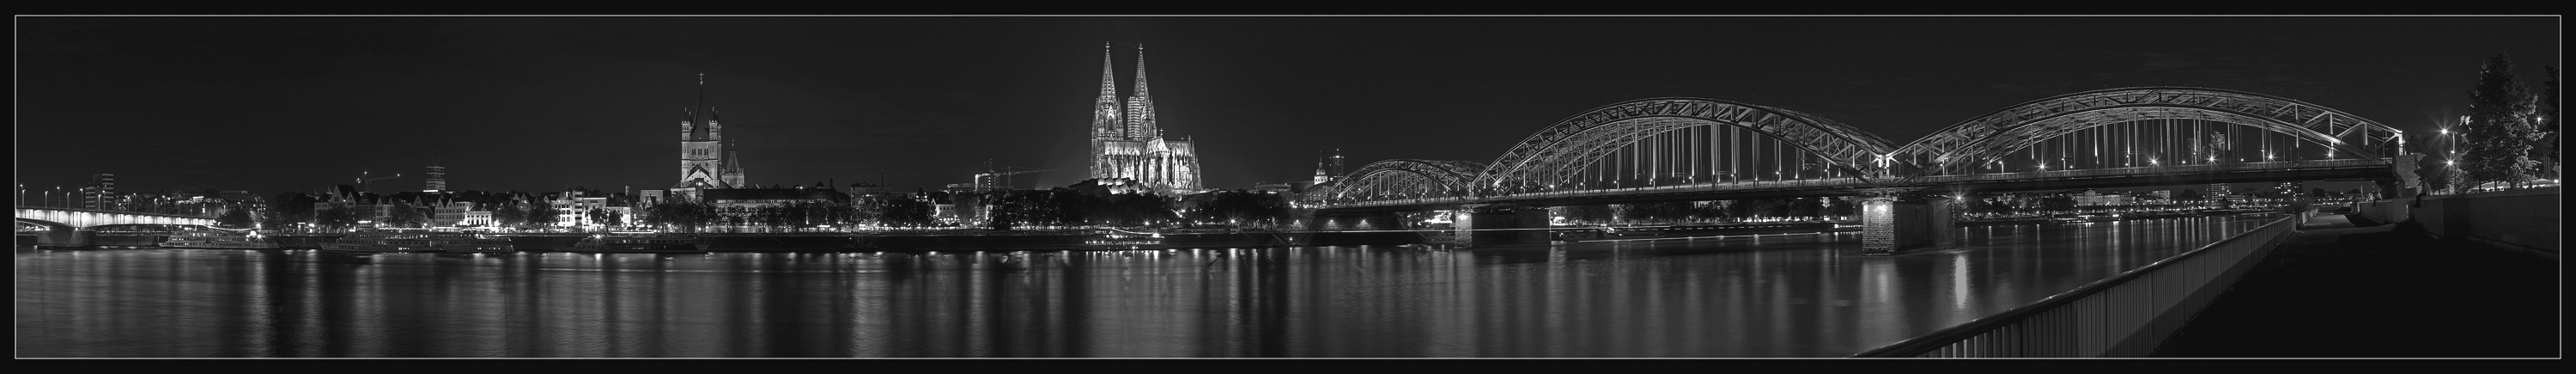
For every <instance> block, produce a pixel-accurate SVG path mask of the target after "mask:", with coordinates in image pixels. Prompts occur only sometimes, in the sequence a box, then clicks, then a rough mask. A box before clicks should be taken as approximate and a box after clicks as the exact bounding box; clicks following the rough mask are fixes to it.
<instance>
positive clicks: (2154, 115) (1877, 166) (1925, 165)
mask: <svg viewBox="0 0 2576 374" xmlns="http://www.w3.org/2000/svg"><path fill="white" fill-rule="evenodd" d="M2402 135H2403V133H2402V132H2400V131H2398V130H2396V129H2393V128H2390V127H2388V126H2386V125H2383V124H2380V123H2377V122H2372V121H2369V120H2366V119H2362V118H2360V117H2358V116H2354V115H2352V114H2350V113H2347V112H2343V111H2340V110H2335V109H2331V108H2326V107H2323V106H2318V105H2314V104H2309V103H2305V102H2300V101H2297V100H2291V99H2286V98H2281V97H2276V96H2270V95H2263V94H2256V93H2249V92H2242V91H2233V90H2223V89H2210V88H2193V87H2140V88H2122V89H2108V90H2097V91H2088V92H2079V93H2073V94H2066V95H2060V96H2055V97H2050V98H2045V99H2040V100H2033V101H2029V102H2025V103H2022V104H2018V105H2014V106H2011V107H2006V108H2004V109H2001V110H1997V111H1995V112H1992V113H1988V114H1986V115H1984V116H1979V117H1976V118H1973V119H1969V120H1967V121H1964V122H1960V123H1958V124H1955V125H1952V126H1950V127H1948V128H1946V129H1943V130H1941V131H1939V132H1935V133H1933V134H1931V135H1927V136H1925V137H1923V138H1921V139H1918V140H1915V141H1913V142H1910V143H1906V144H1905V145H1903V146H1896V145H1894V143H1892V142H1889V141H1887V140H1886V139H1884V138H1881V137H1879V136H1877V135H1875V134H1871V133H1868V132H1865V131H1861V130H1859V129H1857V128H1854V127H1852V126H1849V125H1844V124H1842V123H1839V122H1835V121H1832V120H1829V119H1825V118H1822V117H1817V116H1814V115H1809V114H1805V113H1799V112H1795V111H1789V110H1784V109H1778V108H1772V107H1765V106H1759V105H1751V104H1744V103H1738V102H1732V101H1723V100H1712V99H1699V98H1657V99H1644V100H1633V101H1628V102H1622V103H1617V104H1612V105H1607V106H1603V107H1600V108H1596V109H1593V110H1590V111H1586V112H1584V113H1581V114H1577V115H1574V116H1571V117H1568V118H1566V119H1564V120H1561V121H1558V122H1556V123H1555V124H1552V125H1549V126H1548V127H1546V128H1543V129H1540V130H1538V131H1537V132H1536V133H1534V134H1532V135H1530V136H1529V137H1527V138H1525V139H1523V140H1521V141H1520V142H1519V143H1518V144H1515V145H1514V146H1513V147H1512V148H1511V149H1510V150H1508V151H1506V152H1505V153H1504V154H1503V155H1502V156H1500V157H1497V158H1496V159H1495V160H1494V161H1493V162H1491V163H1486V164H1481V165H1479V164H1475V163H1472V162H1465V161H1435V160H1419V159H1399V160H1387V161H1381V162H1378V163H1372V164H1370V165H1368V167H1363V168H1362V169H1361V170H1360V171H1357V172H1353V173H1351V174H1348V175H1345V176H1344V177H1343V178H1340V179H1337V181H1336V182H1330V183H1326V184H1323V185H1319V186H1318V187H1319V190H1320V191H1324V193H1322V194H1310V195H1309V196H1308V199H1307V200H1309V202H1311V203H1316V204H1319V205H1322V206H1325V207H1332V206H1350V204H1354V203H1358V204H1361V205H1388V204H1396V205H1406V204H1410V203H1402V202H1397V201H1394V200H1423V199H1433V200H1441V201H1447V202H1446V203H1464V202H1504V201H1516V200H1532V199H1542V198H1545V197H1542V195H1554V196H1575V195H1581V196H1590V197H1603V196H1611V195H1623V194H1624V195H1659V196H1681V195H1682V194H1697V195H1696V196H1702V197H1705V196H1710V195H1712V194H1725V193H1736V192H1728V191H1768V192H1765V193H1815V192H1816V191H1826V190H1836V189H1843V190H1849V189H1881V188H1906V187H1919V186H1915V185H1934V184H1940V185H1951V186H1960V185H1964V184H1962V183H1987V184H1998V185H1999V184H2004V183H2007V182H2016V181H2020V182H2027V181H2037V180H2058V179H2064V178H2080V179H2105V178H2106V177H2108V178H2118V177H2129V178H2132V179H2137V178H2136V177H2154V176H2165V175H2177V174H2186V173H2237V175H2236V176H2232V177H2229V178H2243V177H2244V173H2249V172H2250V173H2263V172H2267V171H2271V170H2309V172H2308V174H2301V175H2305V176H2316V175H2342V174H2335V173H2344V174H2350V172H2351V171H2354V170H2364V169H2368V168H2370V167H2384V166H2388V165H2389V164H2391V161H2389V159H2387V158H2386V157H2388V156H2392V155H2394V154H2397V153H2401V152H2403V148H2402V139H2403V136H2402ZM2321 168H2330V169H2334V170H2342V171H2334V172H2315V170H2321ZM1470 170H1472V171H1470ZM2022 184H2030V183H2022ZM1799 191H1804V192H1799ZM1533 193H1536V194H1533ZM1453 200H1454V201H1453Z"/></svg>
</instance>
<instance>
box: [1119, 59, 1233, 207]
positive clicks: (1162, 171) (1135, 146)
mask: <svg viewBox="0 0 2576 374" xmlns="http://www.w3.org/2000/svg"><path fill="white" fill-rule="evenodd" d="M1102 49H1103V51H1101V54H1100V98H1099V99H1098V100H1096V101H1094V102H1093V103H1092V108H1091V178H1093V179H1119V178H1124V179H1129V180H1134V181H1136V182H1137V183H1141V184H1144V185H1146V186H1149V188H1151V189H1153V190H1155V191H1159V192H1163V193H1171V194H1190V193H1196V192H1199V191H1203V190H1205V188H1203V187H1201V185H1200V183H1199V158H1198V148H1197V147H1195V146H1194V145H1193V144H1191V142H1190V141H1189V140H1185V139H1183V140H1174V139H1167V138H1164V137H1163V130H1162V127H1160V126H1158V124H1156V123H1155V122H1154V97H1153V95H1151V94H1150V91H1148V90H1146V87H1145V47H1144V46H1143V45H1138V46H1136V86H1135V87H1134V89H1135V90H1136V91H1135V94H1134V95H1131V96H1127V97H1125V98H1123V99H1122V98H1120V97H1118V81H1117V77H1116V71H1117V70H1116V68H1115V67H1113V65H1112V61H1114V60H1112V59H1111V58H1110V51H1108V50H1107V49H1108V46H1105V45H1104V46H1102Z"/></svg>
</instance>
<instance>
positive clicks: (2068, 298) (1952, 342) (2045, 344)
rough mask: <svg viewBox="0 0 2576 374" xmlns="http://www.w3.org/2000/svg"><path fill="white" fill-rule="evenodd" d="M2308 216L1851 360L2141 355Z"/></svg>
mask: <svg viewBox="0 0 2576 374" xmlns="http://www.w3.org/2000/svg"><path fill="white" fill-rule="evenodd" d="M2305 218H2307V216H2306V215H2292V216H2289V217H2283V218H2281V219H2278V220H2273V221H2272V222H2271V223H2267V224H2264V225H2263V226H2261V227H2258V228H2255V229H2254V230H2253V231H2248V232H2246V233H2244V234H2240V235H2237V236H2235V237H2230V238H2227V239H2224V240H2220V241H2218V242H2216V243H2210V244H2209V245H2205V246H2201V247H2200V248H2198V249H2193V250H2191V251H2190V252H2184V253H2183V254H2180V255H2176V256H2174V257H2172V258H2167V259H2165V260H2163V261H2157V262H2156V263H2153V264H2148V265H2147V266H2143V267H2139V268H2137V269H2134V270H2129V271H2126V272H2122V273H2120V274H2119V275H2116V276H2112V277H2110V278H2107V279H2103V280H2100V281H2095V282H2093V283H2090V284H2085V285H2084V286H2082V287H2076V288H2075V289H2074V290H2071V291H2067V292H2065V293H2060V294H2057V295H2055V296H2049V297H2048V298H2046V299H2040V300H2039V301H2037V302H2033V303H2030V304H2029V305H2023V306H2021V307H2019V308H2013V309H2012V310H2008V311H2004V312H2003V313H1999V314H1995V315H1992V316H1987V317H1985V318H1978V319H1976V320H1972V321H1968V322H1967V323H1962V324H1959V325H1957V326H1951V327H1949V328H1945V329H1941V330H1940V331H1934V332H1932V333H1931V334H1927V335H1923V336H1919V337H1915V338H1913V339H1906V340H1905V341H1900V342H1896V343H1895V344H1889V345H1887V346H1884V347H1878V348H1877V349H1871V350H1868V351H1863V352H1861V353H1859V354H1855V355H1852V357H2145V356H2147V354H2149V353H2152V352H2153V351H2154V350H2155V349H2156V345H2158V344H2161V343H2163V342H2164V340H2165V338H2166V337H2168V336H2171V335H2172V334H2173V332H2174V331H2176V330H2179V329H2181V328H2182V326H2183V324H2185V323H2187V322H2190V320H2191V317H2192V316H2194V315H2197V314H2199V313H2200V311H2201V309H2203V308H2205V307H2207V306H2209V303H2210V302H2211V301H2212V300H2216V299H2217V297H2218V295H2219V294H2220V293H2223V292H2224V291H2226V290H2227V286H2228V285H2231V284H2234V283H2236V279H2237V278H2238V277H2240V276H2243V275H2244V273H2245V272H2246V271H2247V270H2249V269H2252V268H2253V264H2254V263H2255V262H2259V261H2261V260H2262V258H2263V255H2264V254H2266V253H2270V252H2271V250H2272V248H2274V247H2277V246H2279V244H2280V243H2281V242H2282V241H2283V240H2284V239H2286V238H2289V237H2290V234H2291V233H2292V232H2293V231H2296V230H2297V229H2298V227H2299V224H2300V223H2302V222H2303V221H2305Z"/></svg>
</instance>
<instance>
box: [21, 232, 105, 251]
mask: <svg viewBox="0 0 2576 374" xmlns="http://www.w3.org/2000/svg"><path fill="white" fill-rule="evenodd" d="M97 237H98V233H96V232H91V231H89V230H72V229H61V230H46V231H45V232H44V233H43V234H37V235H36V246H37V247H47V248H84V247H89V246H90V245H91V244H92V242H93V241H94V239H95V238H97Z"/></svg>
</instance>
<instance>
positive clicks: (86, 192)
mask: <svg viewBox="0 0 2576 374" xmlns="http://www.w3.org/2000/svg"><path fill="white" fill-rule="evenodd" d="M80 192H81V196H82V197H84V200H86V201H84V202H82V203H81V205H82V206H83V207H86V208H89V209H98V210H106V209H110V208H112V207H114V206H115V201H116V200H115V199H114V198H112V197H111V196H113V195H116V174H98V175H92V176H90V178H89V185H85V186H81V189H80Z"/></svg>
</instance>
